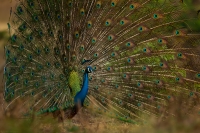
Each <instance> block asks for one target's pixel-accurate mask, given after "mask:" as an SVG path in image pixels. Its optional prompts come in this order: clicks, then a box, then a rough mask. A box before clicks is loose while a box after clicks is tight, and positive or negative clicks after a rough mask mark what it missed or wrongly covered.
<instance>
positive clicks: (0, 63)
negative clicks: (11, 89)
mask: <svg viewBox="0 0 200 133" xmlns="http://www.w3.org/2000/svg"><path fill="white" fill-rule="evenodd" d="M16 1H18V0H0V105H1V104H2V99H3V68H4V64H5V60H4V46H5V45H6V43H7V41H8V28H7V23H8V21H9V15H10V8H11V7H15V4H16ZM144 1H145V0H144ZM171 1H173V0H171ZM177 1H178V0H177ZM179 1H181V0H179ZM183 2H184V4H187V5H188V6H189V8H190V9H191V11H193V15H194V16H195V15H197V11H198V10H200V0H183ZM189 25H190V27H192V29H193V30H195V31H196V32H200V13H199V20H196V21H193V22H191V23H189ZM90 115H91V114H90ZM91 116H92V115H91ZM77 117H79V116H77ZM82 117H83V116H82ZM86 117H88V116H86ZM89 117H90V116H89ZM1 118H2V108H1V107H0V120H1ZM75 119H76V118H75ZM78 119H80V118H78ZM102 119H103V118H102ZM97 121H98V122H99V121H103V120H99V119H97ZM84 122H85V121H84ZM176 122H177V121H176ZM103 123H105V121H104V122H103ZM1 124H2V123H1V122H0V128H1ZM114 124H115V125H116V122H114ZM194 125H195V124H194ZM25 126H26V125H25ZM107 126H108V125H107ZM171 126H173V122H172V123H171ZM179 126H181V127H183V125H179ZM97 127H98V128H99V127H101V125H100V126H99V125H98V124H97ZM102 127H103V128H105V127H106V126H105V127H104V125H103V126H102ZM126 127H127V128H126ZM169 127H170V124H169ZM72 128H75V129H76V127H73V126H72ZM91 128H93V127H91ZM114 128H115V127H113V129H114ZM124 128H125V129H123V128H122V130H123V132H124V131H126V129H127V131H129V130H130V128H129V127H128V126H126V125H124ZM135 128H138V127H137V126H135V127H134V130H135ZM113 129H112V130H113ZM155 129H156V128H155ZM69 130H71V129H68V130H67V132H68V131H69ZM73 130H74V129H73ZM148 130H149V129H148ZM93 131H97V129H96V128H94V130H91V132H93ZM107 131H108V130H107ZM115 131H116V130H115ZM195 131H196V130H195ZM0 132H1V129H0ZM69 132H70V131H69ZM141 132H145V130H141ZM149 132H151V131H149ZM152 132H154V130H153V131H152ZM175 132H176V131H175ZM198 132H200V131H199V130H198ZM171 133H172V132H171ZM176 133H177V132H176Z"/></svg>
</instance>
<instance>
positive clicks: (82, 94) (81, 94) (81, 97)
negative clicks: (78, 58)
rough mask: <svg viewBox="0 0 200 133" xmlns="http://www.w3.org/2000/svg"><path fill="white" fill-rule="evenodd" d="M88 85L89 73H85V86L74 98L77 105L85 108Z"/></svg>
mask: <svg viewBox="0 0 200 133" xmlns="http://www.w3.org/2000/svg"><path fill="white" fill-rule="evenodd" d="M88 84H89V80H88V73H87V72H85V73H84V75H83V85H82V88H81V90H80V91H79V92H78V93H77V94H76V96H75V98H74V103H75V105H79V106H83V102H84V100H85V98H86V95H87V93H88Z"/></svg>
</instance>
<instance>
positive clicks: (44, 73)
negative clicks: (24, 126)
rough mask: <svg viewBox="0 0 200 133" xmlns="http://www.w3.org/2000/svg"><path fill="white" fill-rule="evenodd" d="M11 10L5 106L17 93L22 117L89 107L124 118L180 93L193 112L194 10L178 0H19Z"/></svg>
mask: <svg viewBox="0 0 200 133" xmlns="http://www.w3.org/2000/svg"><path fill="white" fill-rule="evenodd" d="M10 15H11V16H10V21H9V23H8V30H9V34H10V38H9V40H8V43H7V45H6V46H5V58H6V64H5V67H4V78H5V91H4V99H5V101H6V103H7V105H6V107H5V111H7V110H9V109H10V108H12V106H14V105H15V104H16V103H17V101H18V100H21V101H22V103H21V104H20V106H21V108H20V109H19V110H18V112H19V113H20V116H21V117H28V116H29V115H30V114H32V113H36V114H37V115H41V116H42V115H43V114H46V113H53V114H54V116H55V117H61V115H60V114H62V120H64V119H70V118H72V117H74V116H75V115H76V114H77V112H78V111H79V109H80V108H81V107H90V106H92V107H93V108H94V109H95V110H96V111H97V113H98V112H106V114H107V115H109V116H111V117H115V118H119V119H121V120H125V121H129V122H130V121H132V120H133V121H134V120H144V117H143V116H152V117H155V118H159V117H160V116H162V118H166V117H168V116H174V114H173V112H171V111H170V110H171V109H170V108H171V106H173V104H174V103H175V102H176V101H180V100H181V101H182V103H183V104H182V105H183V106H180V108H179V109H180V110H181V109H184V108H189V109H188V111H187V113H186V114H190V115H191V114H192V113H191V112H190V108H196V110H197V112H196V113H198V110H199V108H198V104H199V102H198V100H199V92H200V58H199V57H200V34H199V33H198V32H196V31H194V30H193V29H192V28H191V23H192V22H193V20H197V19H198V16H197V13H196V12H195V13H193V12H192V11H190V10H189V8H188V7H187V5H186V4H184V1H182V2H181V1H178V0H177V1H176V0H175V1H169V0H19V1H17V4H16V7H13V8H12V10H11V13H10ZM61 111H62V112H63V113H61Z"/></svg>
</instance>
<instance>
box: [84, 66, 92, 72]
mask: <svg viewBox="0 0 200 133" xmlns="http://www.w3.org/2000/svg"><path fill="white" fill-rule="evenodd" d="M92 71H93V70H92V67H91V66H87V67H86V69H85V72H86V73H91V72H92Z"/></svg>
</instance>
